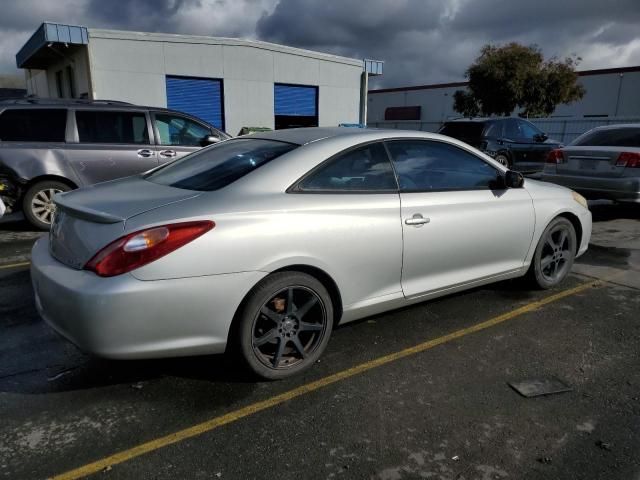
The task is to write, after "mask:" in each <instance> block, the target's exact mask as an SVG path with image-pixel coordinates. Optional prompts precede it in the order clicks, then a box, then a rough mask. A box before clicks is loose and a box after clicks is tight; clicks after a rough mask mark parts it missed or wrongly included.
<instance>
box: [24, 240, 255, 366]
mask: <svg viewBox="0 0 640 480" xmlns="http://www.w3.org/2000/svg"><path fill="white" fill-rule="evenodd" d="M264 275H266V274H265V273H263V272H242V273H232V274H225V275H212V276H204V277H190V278H180V279H171V280H156V281H142V280H137V279H136V278H134V277H133V276H132V275H130V274H124V275H119V276H116V277H110V278H102V277H98V276H97V275H95V274H94V273H92V272H88V271H84V270H74V269H72V268H70V267H67V266H66V265H63V264H62V263H60V262H58V261H57V260H55V259H54V258H53V257H51V255H50V254H49V251H48V236H44V237H43V238H41V239H40V240H38V242H36V244H35V246H34V247H33V251H32V257H31V278H32V282H33V288H34V292H35V301H36V307H37V309H38V312H39V313H40V315H41V316H42V318H43V319H44V320H45V321H46V322H47V323H48V324H49V325H50V326H51V327H53V328H54V329H55V330H56V331H57V332H58V333H60V334H61V335H62V336H64V337H65V338H67V339H68V340H70V341H71V342H73V343H74V344H76V345H77V346H78V347H79V348H80V349H82V350H84V351H86V352H88V353H92V354H94V355H97V356H101V357H107V358H118V359H134V358H155V357H171V356H183V355H200V354H209V353H222V352H224V350H225V347H226V343H227V337H228V333H229V327H230V325H231V321H232V319H233V316H234V314H235V311H236V309H237V307H238V305H239V304H240V302H241V301H242V298H244V296H245V294H246V293H247V292H248V291H249V289H250V288H251V287H252V286H253V285H255V283H257V282H258V281H259V280H260V279H261V278H262V277H263V276H264Z"/></svg>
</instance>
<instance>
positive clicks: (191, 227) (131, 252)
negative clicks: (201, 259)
mask: <svg viewBox="0 0 640 480" xmlns="http://www.w3.org/2000/svg"><path fill="white" fill-rule="evenodd" d="M215 225H216V224H215V223H213V222H211V221H208V220H205V221H199V222H184V223H174V224H171V225H162V226H158V227H153V228H147V229H145V230H139V231H137V232H133V233H130V234H129V235H125V236H124V237H122V238H119V239H118V240H116V241H114V242H112V243H110V244H109V245H107V246H106V247H104V248H103V249H102V250H100V251H99V252H98V253H96V254H95V255H94V257H93V258H92V259H91V260H89V262H87V264H86V265H85V266H84V269H85V270H91V271H93V272H95V273H97V274H98V275H100V276H101V277H113V276H114V275H120V274H121V273H126V272H130V271H131V270H134V269H136V268H139V267H142V266H143V265H146V264H148V263H151V262H153V261H154V260H157V259H159V258H160V257H164V256H165V255H167V254H169V253H171V252H173V251H174V250H176V249H178V248H180V247H182V246H183V245H186V244H187V243H189V242H191V241H193V240H195V239H196V238H198V237H199V236H200V235H203V234H205V233H206V232H208V231H209V230H211V229H212V228H213V227H215Z"/></svg>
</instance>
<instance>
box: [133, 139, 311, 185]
mask: <svg viewBox="0 0 640 480" xmlns="http://www.w3.org/2000/svg"><path fill="white" fill-rule="evenodd" d="M297 146H298V145H294V144H291V143H285V142H277V141H273V140H260V139H257V138H256V139H249V138H246V139H238V140H227V141H225V142H221V143H219V144H217V145H214V146H212V147H209V148H205V149H203V150H199V151H197V152H196V153H193V154H191V155H189V156H187V157H184V158H181V159H180V160H177V161H175V162H172V163H170V164H168V165H167V166H166V167H163V168H160V169H159V170H155V171H154V172H152V173H150V174H148V175H147V176H146V177H145V178H146V179H147V180H149V181H151V182H154V183H158V184H160V185H168V186H170V187H175V188H183V189H185V190H197V191H202V192H209V191H212V190H218V189H220V188H222V187H226V186H227V185H229V184H230V183H233V182H235V181H236V180H238V179H239V178H241V177H244V176H245V175H246V174H247V173H249V172H252V171H253V170H255V169H256V168H259V167H261V166H262V165H264V164H265V163H268V162H270V161H271V160H273V159H274V158H277V157H279V156H280V155H284V154H285V153H287V152H290V151H291V150H293V149H294V148H296V147H297Z"/></svg>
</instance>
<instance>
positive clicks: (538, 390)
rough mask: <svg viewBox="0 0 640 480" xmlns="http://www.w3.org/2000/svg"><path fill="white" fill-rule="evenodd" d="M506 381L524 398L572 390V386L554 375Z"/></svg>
mask: <svg viewBox="0 0 640 480" xmlns="http://www.w3.org/2000/svg"><path fill="white" fill-rule="evenodd" d="M507 383H508V385H509V386H510V387H511V388H513V389H514V390H515V391H516V392H518V393H519V394H520V395H522V396H523V397H526V398H531V397H539V396H541V395H553V394H554V393H564V392H570V391H572V388H571V387H570V386H569V385H567V384H566V383H564V382H562V381H560V380H558V379H557V378H555V377H547V378H530V379H526V380H521V381H518V382H507Z"/></svg>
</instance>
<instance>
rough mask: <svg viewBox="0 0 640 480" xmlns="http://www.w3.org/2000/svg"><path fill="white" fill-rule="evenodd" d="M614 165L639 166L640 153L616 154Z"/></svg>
mask: <svg viewBox="0 0 640 480" xmlns="http://www.w3.org/2000/svg"><path fill="white" fill-rule="evenodd" d="M616 167H626V168H640V153H638V152H622V153H621V154H620V155H619V156H618V161H617V162H616Z"/></svg>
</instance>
